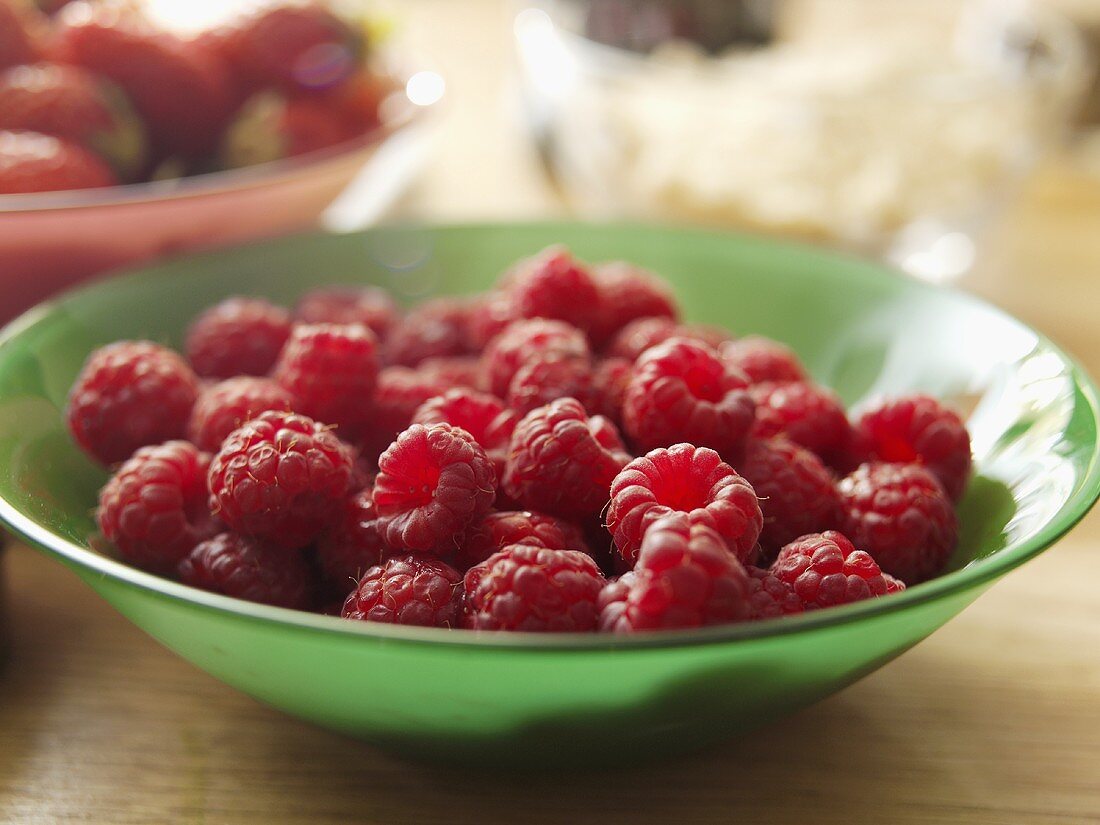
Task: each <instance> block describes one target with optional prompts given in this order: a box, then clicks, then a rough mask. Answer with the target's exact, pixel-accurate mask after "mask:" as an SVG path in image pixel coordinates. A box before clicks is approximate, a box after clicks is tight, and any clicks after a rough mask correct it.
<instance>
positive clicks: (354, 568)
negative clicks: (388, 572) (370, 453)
mask: <svg viewBox="0 0 1100 825" xmlns="http://www.w3.org/2000/svg"><path fill="white" fill-rule="evenodd" d="M388 552H389V548H388V547H387V546H386V543H385V542H384V541H383V540H382V529H381V523H380V522H379V520H378V513H377V512H376V511H375V509H374V500H373V498H372V497H371V488H370V487H369V486H368V487H366V488H364V489H362V490H360V491H359V492H358V493H356V494H355V495H353V496H351V497H350V498H348V499H347V500H346V501H345V502H344V512H343V514H342V516H340V517H338V518H337V520H336V523H335V524H333V525H332V527H330V528H329V529H328V530H327V531H325V533H324V534H322V536H321V538H320V539H319V540H318V541H317V561H318V562H319V563H320V567H321V574H322V575H323V577H324V579H325V582H326V583H328V584H329V585H331V586H332V587H333V588H335V589H336V590H337V591H338V592H341V593H347V592H348V591H349V590H350V589H351V588H353V587H355V584H356V582H358V581H359V578H360V577H361V576H362V575H363V574H364V573H365V572H367V570H368V569H370V568H371V567H374V565H376V564H380V563H381V561H382V559H383V558H384V557H385V556H386V555H387V553H388Z"/></svg>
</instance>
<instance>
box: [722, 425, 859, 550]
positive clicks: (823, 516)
mask: <svg viewBox="0 0 1100 825" xmlns="http://www.w3.org/2000/svg"><path fill="white" fill-rule="evenodd" d="M737 469H738V470H739V471H740V472H741V475H743V476H744V477H745V478H746V479H747V480H748V482H749V483H750V484H751V485H752V487H753V489H754V490H755V491H756V495H757V497H758V498H759V499H760V509H761V510H762V511H763V513H764V529H763V530H762V531H761V533H760V543H761V545H762V546H763V548H764V550H765V552H766V554H767V556H768V557H769V558H773V557H774V556H775V554H776V552H778V550H779V548H780V547H782V546H783V545H785V544H788V543H790V542H792V541H794V540H795V539H796V538H798V537H799V536H804V535H806V534H807V533H818V532H821V531H822V530H829V529H832V528H834V527H837V526H838V525H839V523H840V498H839V496H838V495H837V492H836V485H835V483H834V481H833V476H832V473H830V472H829V470H828V468H827V467H826V466H825V465H824V464H823V463H822V461H821V459H820V458H818V457H817V455H816V454H814V453H812V452H810V451H809V450H807V449H806V448H805V447H800V446H798V445H797V444H795V443H794V442H793V441H790V440H788V439H786V438H769V439H763V440H760V439H755V438H752V439H749V442H748V444H747V446H746V447H745V456H744V458H742V459H741V461H739V462H738V463H737Z"/></svg>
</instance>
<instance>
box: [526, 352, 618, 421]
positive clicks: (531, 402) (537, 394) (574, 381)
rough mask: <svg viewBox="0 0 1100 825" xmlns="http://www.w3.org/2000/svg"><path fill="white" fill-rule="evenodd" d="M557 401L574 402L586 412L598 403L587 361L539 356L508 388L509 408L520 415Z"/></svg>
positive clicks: (530, 362) (590, 368)
mask: <svg viewBox="0 0 1100 825" xmlns="http://www.w3.org/2000/svg"><path fill="white" fill-rule="evenodd" d="M559 398H576V399H577V400H578V401H580V402H581V404H582V405H583V406H584V408H585V409H592V408H593V407H594V406H595V404H596V403H597V401H598V396H597V394H596V388H595V384H594V381H593V377H592V363H591V361H589V360H588V359H587V358H575V357H564V358H563V357H559V356H556V355H545V354H544V355H539V356H536V357H535V358H533V359H531V360H530V361H528V362H527V363H526V364H524V365H523V366H522V367H520V368H519V370H518V371H517V372H516V374H515V375H514V376H512V382H511V383H510V384H509V385H508V395H507V399H508V406H509V407H511V408H512V409H513V410H515V411H516V412H518V413H519V414H520V415H526V414H527V413H529V412H531V410H533V409H536V408H537V407H542V406H545V405H546V404H549V403H550V402H551V401H556V400H557V399H559Z"/></svg>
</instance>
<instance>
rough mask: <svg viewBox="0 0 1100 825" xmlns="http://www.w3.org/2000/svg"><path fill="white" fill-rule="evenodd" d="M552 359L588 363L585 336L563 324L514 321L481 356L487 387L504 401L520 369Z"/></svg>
mask: <svg viewBox="0 0 1100 825" xmlns="http://www.w3.org/2000/svg"><path fill="white" fill-rule="evenodd" d="M549 355H553V356H556V357H560V358H578V359H587V358H588V357H589V352H588V342H587V341H586V340H585V337H584V333H583V332H581V331H580V330H579V329H577V328H576V327H574V326H570V325H569V324H567V323H565V322H564V321H550V320H547V319H545V318H532V319H524V320H522V321H515V322H514V323H512V324H510V325H509V326H508V327H507V328H506V329H505V330H504V331H503V332H501V333H500V335H498V336H497V337H495V338H494V339H493V340H492V341H491V342H490V343H489V345H488V347H486V349H485V352H484V353H483V354H482V356H481V364H482V370H483V373H484V381H485V384H486V385H487V386H488V387H489V391H490V392H492V393H493V394H494V395H496V396H498V397H499V398H504V397H505V396H507V395H508V388H509V387H510V386H511V383H512V378H513V377H514V376H515V374H516V373H517V372H519V369H520V367H522V366H523V365H524V364H525V363H527V362H528V361H529V360H530V359H532V358H535V357H546V356H549Z"/></svg>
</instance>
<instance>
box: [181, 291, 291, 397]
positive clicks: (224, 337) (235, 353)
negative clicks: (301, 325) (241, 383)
mask: <svg viewBox="0 0 1100 825" xmlns="http://www.w3.org/2000/svg"><path fill="white" fill-rule="evenodd" d="M290 328H291V321H290V313H289V312H287V311H286V310H285V309H283V308H282V307H279V306H275V305H274V304H272V303H271V302H269V301H265V300H263V299H262V298H227V299H226V300H224V301H222V302H221V303H218V304H215V305H214V306H212V307H210V308H209V309H207V310H206V311H205V312H203V313H202V314H201V315H199V316H198V317H197V318H196V319H195V320H194V321H192V322H191V326H190V327H188V329H187V341H186V344H185V347H184V351H185V352H186V353H187V359H188V360H189V361H190V362H191V366H192V367H194V369H195V372H197V373H198V374H199V375H201V376H203V377H204V378H233V377H234V376H237V375H267V373H268V372H270V371H271V368H272V367H273V366H274V365H275V360H276V359H277V358H278V357H279V352H280V351H281V350H282V348H283V344H285V343H286V340H287V338H288V337H289V336H290Z"/></svg>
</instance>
